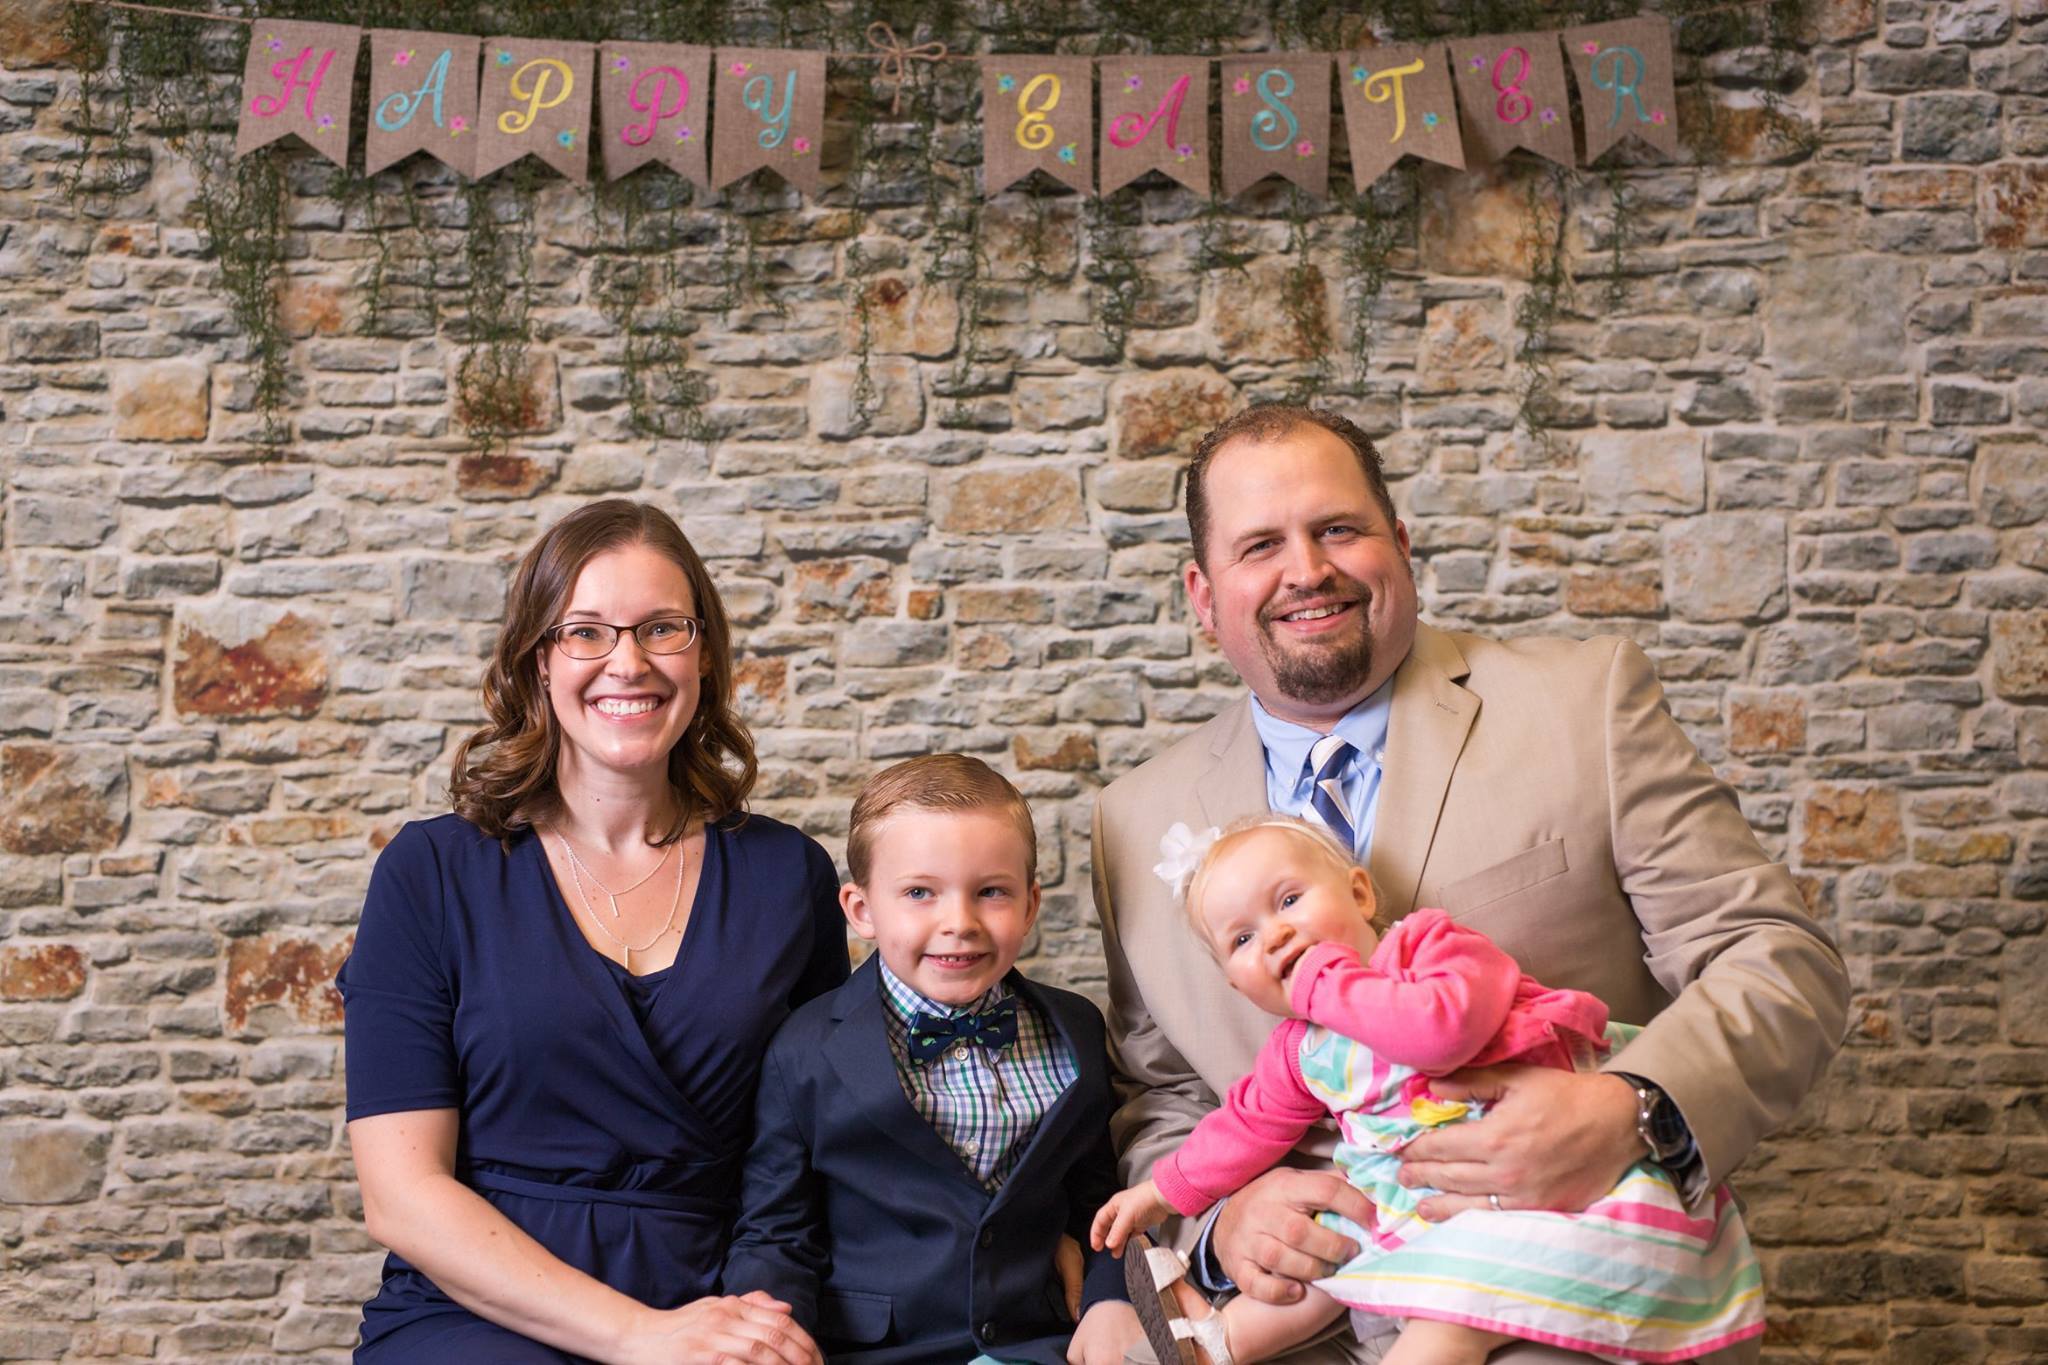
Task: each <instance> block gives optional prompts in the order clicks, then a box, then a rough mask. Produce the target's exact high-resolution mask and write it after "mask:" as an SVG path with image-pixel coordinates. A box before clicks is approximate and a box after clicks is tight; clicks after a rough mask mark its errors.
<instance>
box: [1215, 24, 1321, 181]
mask: <svg viewBox="0 0 2048 1365" xmlns="http://www.w3.org/2000/svg"><path fill="white" fill-rule="evenodd" d="M1269 175H1278V176H1284V177H1286V178H1287V179H1289V180H1292V181H1293V182H1294V183H1295V184H1297V185H1299V186H1301V187H1302V188H1303V189H1305V190H1307V191H1308V192H1309V193H1310V194H1313V195H1318V196H1320V195H1321V194H1323V192H1324V191H1325V190H1327V189H1328V188H1329V183H1330V58H1329V55H1328V54H1327V53H1321V52H1304V53H1279V52H1276V53H1273V54H1270V55H1268V56H1264V57H1230V58H1226V59H1225V60H1224V63H1223V197H1224V198H1226V199H1228V198H1230V197H1231V196H1233V195H1236V194H1240V193H1242V192H1243V191H1245V190H1246V189H1249V188H1250V187H1251V186H1252V185H1254V184H1256V183H1257V182H1258V181H1260V180H1263V179H1265V178H1266V177H1267V176H1269Z"/></svg>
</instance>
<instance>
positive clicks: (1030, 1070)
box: [877, 962, 1079, 1190]
mask: <svg viewBox="0 0 2048 1365" xmlns="http://www.w3.org/2000/svg"><path fill="white" fill-rule="evenodd" d="M877 965H879V966H880V967H881V977H882V1003H883V1005H884V1006H885V1007H886V1008H884V1009H883V1011H882V1022H883V1025H884V1027H885V1028H886V1029H887V1031H888V1034H889V1052H890V1054H891V1055H892V1056H893V1057H894V1058H895V1059H896V1079H897V1080H898V1081H900V1082H902V1085H903V1093H904V1095H905V1096H907V1097H908V1098H909V1100H910V1104H911V1107H912V1108H913V1109H915V1110H917V1112H918V1113H919V1114H920V1115H922V1116H923V1118H924V1120H925V1122H927V1123H929V1124H930V1125H931V1126H932V1130H933V1131H934V1132H936V1133H937V1134H938V1135H939V1137H940V1139H941V1140H942V1141H944V1142H945V1144H946V1145H947V1146H948V1147H951V1148H952V1149H953V1150H954V1152H956V1153H957V1154H958V1155H959V1157H960V1160H961V1161H962V1162H964V1163H965V1164H966V1166H967V1169H968V1170H970V1171H972V1172H974V1177H975V1179H977V1180H979V1181H980V1182H981V1183H982V1185H983V1187H984V1188H986V1189H989V1190H996V1189H999V1188H1001V1186H1002V1183H1003V1181H1004V1180H1006V1179H1008V1178H1009V1175H1010V1172H1011V1171H1012V1170H1014V1169H1015V1168H1016V1165H1017V1159H1018V1158H1019V1157H1021V1156H1022V1155H1023V1154H1024V1149H1025V1147H1026V1146H1027V1145H1029V1143H1030V1141H1031V1135H1032V1133H1034V1132H1036V1131H1037V1129H1038V1121H1039V1120H1040V1119H1042V1118H1044V1117H1045V1112H1046V1111H1047V1110H1048V1109H1050V1108H1052V1106H1053V1101H1055V1100H1057V1099H1058V1098H1059V1097H1060V1095H1061V1094H1062V1093H1064V1092H1065V1090H1066V1088H1067V1087H1068V1086H1070V1085H1072V1084H1073V1083H1074V1077H1075V1076H1076V1075H1077V1074H1079V1068H1078V1067H1077V1065H1076V1063H1075V1060H1074V1049H1073V1048H1072V1047H1071V1046H1069V1045H1068V1043H1067V1041H1066V1039H1064V1038H1062V1037H1060V1035H1059V1031H1058V1030H1057V1029H1055V1028H1054V1027H1053V1026H1052V1021H1051V1020H1049V1019H1047V1018H1046V1017H1045V1015H1044V1014H1043V1013H1042V1012H1041V1011H1040V1010H1039V1009H1038V1008H1037V1007H1036V1006H1035V1005H1033V1004H1032V1003H1031V1001H1030V1000H1028V999H1026V998H1024V997H1022V996H1019V997H1018V1000H1017V1041H1016V1042H1014V1043H1011V1044H1010V1045H1009V1046H1007V1047H1003V1048H999V1049H995V1050H991V1049H988V1048H985V1047H979V1046H976V1045H974V1044H971V1043H961V1044H958V1045H956V1046H954V1047H950V1048H948V1049H946V1050H945V1051H944V1052H941V1053H940V1054H939V1055H938V1056H936V1057H934V1058H933V1059H932V1060H931V1061H929V1062H916V1061H912V1060H911V1057H910V1021H911V1019H912V1018H913V1017H914V1016H915V1015H917V1014H920V1013H923V1014H931V1015H937V1016H939V1017H941V1018H950V1017H952V1016H954V1015H957V1014H974V1013H977V1012H979V1011H981V1010H985V1009H988V1008H989V1007H990V1006H992V1005H995V1004H997V1003H998V1002H1000V1001H1003V1000H1006V999H1008V998H1009V997H1010V995H1011V994H1012V992H1011V990H1010V987H1009V984H1008V983H1007V982H1002V981H998V982H997V983H996V984H995V985H994V986H991V987H990V988H989V990H988V993H987V994H985V995H983V996H982V997H981V999H979V1000H977V1001H975V1002H974V1003H973V1004H971V1005H957V1006H956V1005H941V1004H939V1003H938V1002H937V1001H936V1000H928V999H926V998H925V997H924V996H923V995H921V994H919V993H918V992H917V991H915V990H912V989H911V988H910V987H909V986H907V985H905V984H904V983H903V981H902V979H901V978H900V977H898V976H897V975H896V974H895V973H894V972H892V971H890V970H889V964H888V963H886V962H883V963H879V964H877Z"/></svg>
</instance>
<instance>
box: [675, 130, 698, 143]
mask: <svg viewBox="0 0 2048 1365" xmlns="http://www.w3.org/2000/svg"><path fill="white" fill-rule="evenodd" d="M696 136H697V135H696V134H695V133H693V132H691V131H690V130H689V129H688V128H678V129H676V141H678V142H688V141H690V140H692V139H693V138H695V137H696Z"/></svg>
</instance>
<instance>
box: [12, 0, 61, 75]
mask: <svg viewBox="0 0 2048 1365" xmlns="http://www.w3.org/2000/svg"><path fill="white" fill-rule="evenodd" d="M70 11H71V6H70V5H69V4H67V3H66V0H8V3H7V4H4V5H0V53H4V54H6V58H7V67H8V69H9V70H12V71H26V70H28V69H29V68H31V67H37V66H55V65H57V64H58V63H59V62H63V61H67V60H69V59H70V57H71V56H72V54H73V53H75V52H76V51H77V50H78V47H77V44H75V43H74V42H73V41H72V40H71V36H70V34H69V32H67V30H66V26H65V18H66V16H67V15H68V14H69V13H70Z"/></svg>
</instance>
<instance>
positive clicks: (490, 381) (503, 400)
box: [324, 343, 562, 436]
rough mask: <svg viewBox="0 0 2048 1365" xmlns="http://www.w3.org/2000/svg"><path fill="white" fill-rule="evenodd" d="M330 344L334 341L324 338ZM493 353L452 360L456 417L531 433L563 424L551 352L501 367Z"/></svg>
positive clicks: (472, 426)
mask: <svg viewBox="0 0 2048 1365" xmlns="http://www.w3.org/2000/svg"><path fill="white" fill-rule="evenodd" d="M324 344H329V345H332V344H334V343H324ZM493 363H494V361H493V357H492V356H491V355H490V353H489V352H487V351H485V350H483V349H482V348H478V349H476V350H472V351H469V352H467V353H465V354H463V355H461V356H458V357H454V358H451V359H450V360H449V362H448V387H449V391H450V392H452V393H453V394H454V395H455V420H456V421H458V422H460V423H461V424H462V425H463V426H464V427H466V428H468V429H469V430H472V431H477V430H482V429H485V428H488V429H490V430H492V431H496V432H502V433H506V434H510V435H520V436H533V435H539V434H541V433H543V432H549V431H553V430H555V429H556V428H557V427H559V426H561V425H562V375H561V368H560V367H559V366H558V365H557V364H556V363H555V357H554V356H553V354H551V353H550V352H547V351H535V350H529V351H527V352H526V354H525V355H524V356H521V357H519V359H518V364H517V368H516V369H508V370H506V371H505V372H503V373H498V372H496V371H494V370H493V369H492V365H493Z"/></svg>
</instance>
